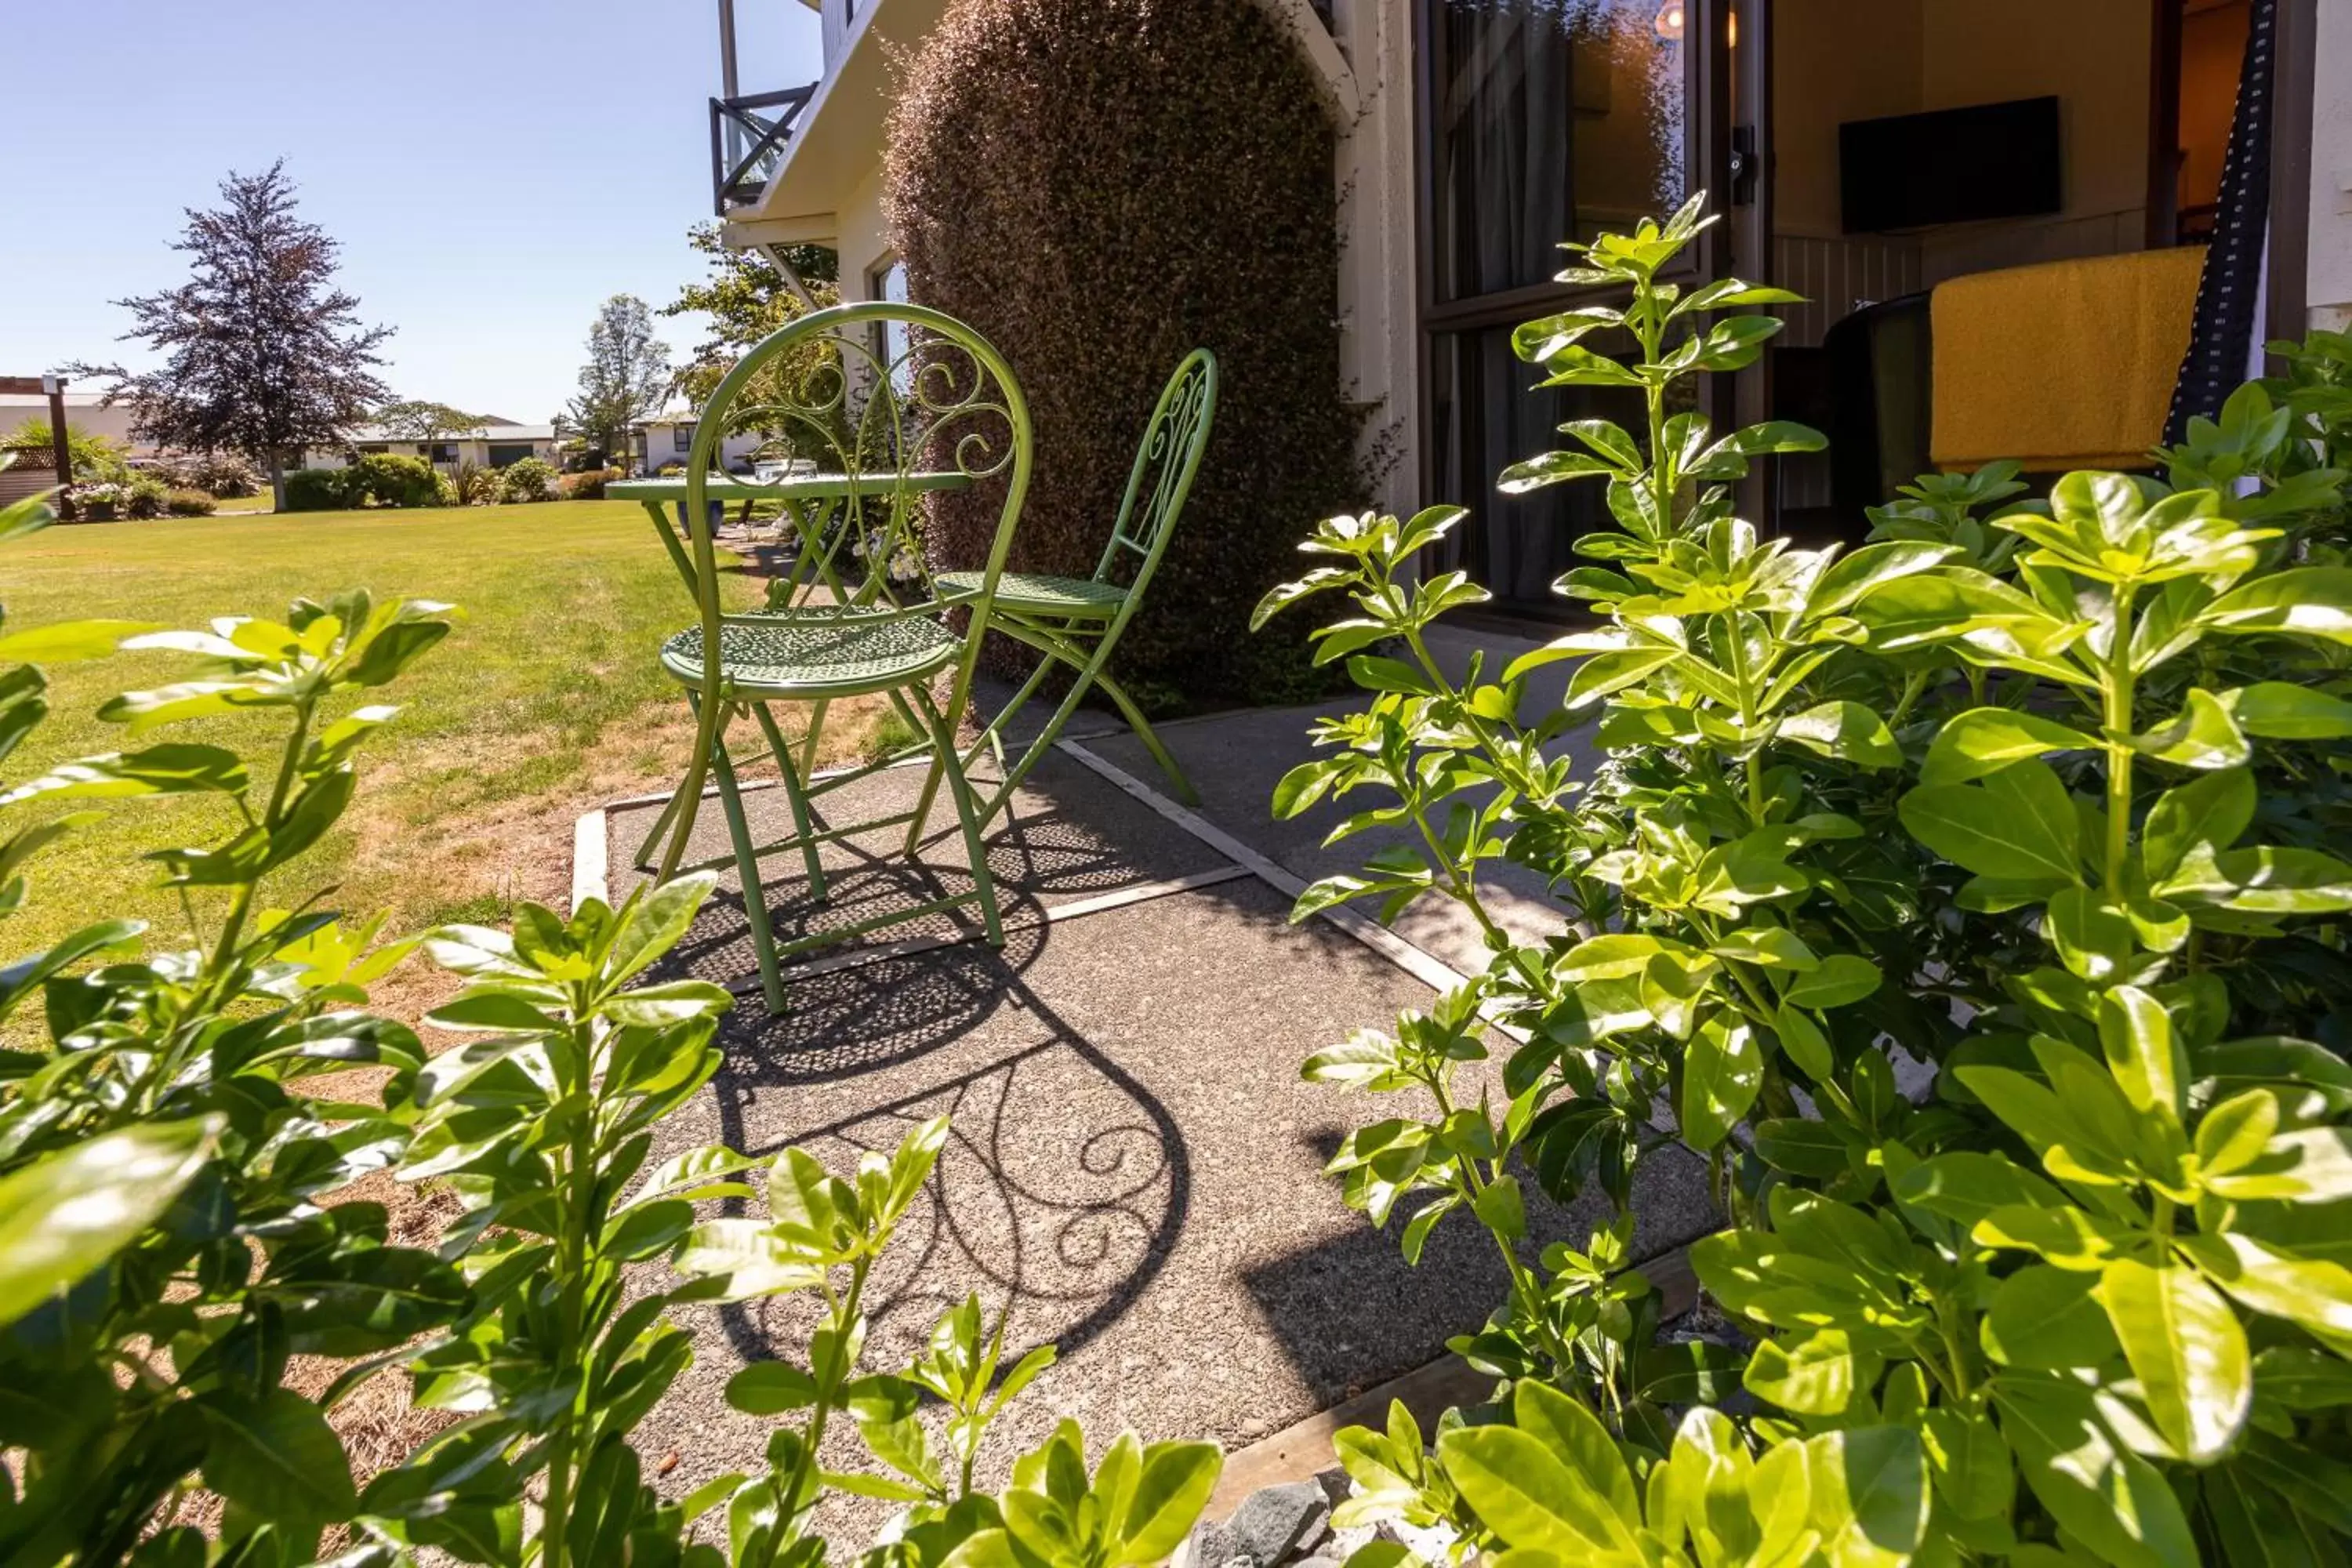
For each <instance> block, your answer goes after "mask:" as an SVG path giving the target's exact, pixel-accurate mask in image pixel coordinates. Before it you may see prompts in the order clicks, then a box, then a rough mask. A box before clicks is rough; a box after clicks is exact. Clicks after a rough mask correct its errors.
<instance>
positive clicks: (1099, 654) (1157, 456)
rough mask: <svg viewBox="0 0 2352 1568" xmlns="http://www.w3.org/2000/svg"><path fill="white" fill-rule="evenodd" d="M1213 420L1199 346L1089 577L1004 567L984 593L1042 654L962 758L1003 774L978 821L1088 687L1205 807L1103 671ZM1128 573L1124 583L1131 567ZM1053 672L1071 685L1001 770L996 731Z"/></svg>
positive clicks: (948, 583)
mask: <svg viewBox="0 0 2352 1568" xmlns="http://www.w3.org/2000/svg"><path fill="white" fill-rule="evenodd" d="M1216 415H1217V357H1216V355H1214V354H1213V353H1210V352H1209V351H1208V350H1207V349H1195V350H1193V351H1192V353H1190V354H1188V355H1186V356H1185V359H1184V363H1182V364H1181V365H1179V366H1177V367H1176V374H1174V375H1172V376H1171V377H1170V378H1169V381H1168V386H1167V389H1166V390H1165V391H1163V392H1162V393H1161V394H1160V404H1159V406H1158V407H1156V408H1154V409H1153V410H1152V412H1151V423H1150V425H1148V426H1145V427H1144V432H1143V445H1142V446H1141V447H1139V448H1138V450H1137V452H1136V454H1135V467H1134V468H1133V469H1132V471H1130V472H1129V475H1128V480H1127V495H1126V497H1125V499H1124V500H1121V501H1120V502H1119V507H1118V521H1116V522H1115V523H1113V524H1112V526H1111V532H1110V540H1109V542H1108V543H1107V544H1105V545H1104V546H1103V553H1102V562H1101V563H1100V564H1099V565H1097V567H1096V568H1095V574H1094V575H1093V576H1092V577H1049V576H1045V575H1041V574H1034V573H1028V572H1003V573H1000V574H998V575H997V577H996V579H995V584H996V585H995V591H994V593H993V594H992V595H991V596H990V605H991V607H992V612H993V617H994V618H993V626H994V628H995V630H997V631H998V632H1000V633H1002V634H1003V635H1004V636H1005V637H1012V638H1013V639H1014V640H1016V641H1019V642H1023V643H1026V644H1027V645H1028V646H1029V647H1034V648H1035V649H1037V650H1038V651H1039V652H1040V653H1042V654H1044V655H1045V658H1041V659H1039V660H1038V661H1037V668H1036V669H1035V670H1034V672H1033V673H1032V674H1031V675H1030V677H1029V679H1028V681H1027V682H1026V683H1025V684H1024V685H1023V686H1022V688H1021V689H1020V690H1019V691H1018V692H1016V693H1015V694H1014V696H1013V700H1012V701H1010V702H1008V703H1007V704H1005V706H1004V708H1003V710H1001V711H1000V712H999V713H998V714H997V716H996V717H995V719H993V720H992V721H990V724H989V726H988V731H987V732H986V733H985V734H984V735H982V737H981V741H980V743H979V744H978V745H976V746H974V747H972V748H971V750H970V751H968V752H966V753H965V757H964V761H965V763H966V764H967V765H969V764H970V763H972V762H973V761H976V760H977V759H978V757H979V755H980V753H981V752H982V750H983V749H985V750H987V751H990V752H994V753H995V757H996V763H997V767H998V769H999V770H1000V771H999V775H998V776H999V781H1000V782H999V783H998V784H997V786H996V793H995V795H992V797H991V798H990V799H989V801H988V803H987V805H985V806H983V807H982V810H981V814H980V817H981V821H982V822H983V823H986V822H988V821H990V820H992V818H994V817H995V816H996V814H997V813H998V812H1000V811H1002V810H1003V809H1004V808H1005V807H1006V805H1009V804H1010V803H1011V801H1012V799H1013V791H1014V790H1015V789H1017V788H1019V787H1020V784H1021V781H1022V780H1023V779H1024V778H1026V777H1027V776H1028V773H1029V770H1030V769H1031V768H1033V767H1034V766H1035V765H1036V763H1037V761H1038V759H1039V758H1041V757H1042V756H1044V755H1045V752H1046V751H1047V750H1048V749H1049V748H1050V747H1051V746H1052V745H1053V744H1054V742H1055V739H1056V738H1057V737H1058V736H1059V735H1060V734H1061V732H1062V730H1063V727H1064V726H1065V725H1066V724H1067V723H1068V722H1069V721H1070V716H1071V715H1072V714H1073V713H1075V712H1076V711H1077V708H1078V704H1079V703H1080V702H1081V701H1083V700H1085V698H1086V695H1087V689H1088V688H1090V687H1096V686H1099V687H1100V688H1101V689H1102V690H1103V692H1104V694H1105V695H1106V696H1108V698H1109V699H1110V700H1112V701H1113V702H1114V703H1117V704H1118V710H1119V712H1120V714H1121V715H1122V716H1124V717H1125V718H1126V720H1127V721H1128V723H1129V725H1131V726H1132V727H1133V728H1134V731H1135V735H1136V738H1137V739H1138V740H1139V741H1141V742H1143V745H1144V749H1145V750H1146V751H1148V752H1150V753H1151V756H1152V760H1153V761H1155V762H1157V763H1159V764H1160V771H1161V772H1162V773H1166V774H1167V775H1168V782H1169V784H1170V785H1171V787H1173V788H1174V790H1175V792H1176V795H1177V796H1178V797H1179V798H1180V799H1181V800H1182V801H1183V802H1184V804H1185V805H1200V804H1201V799H1200V796H1199V795H1198V794H1197V793H1196V792H1195V791H1194V790H1193V788H1192V783H1191V781H1189V780H1187V779H1186V778H1185V777H1184V770H1183V769H1181V768H1180V767H1178V766H1177V765H1176V759H1175V758H1174V757H1171V756H1170V755H1169V754H1168V748H1167V747H1166V746H1164V745H1162V744H1161V743H1160V737H1159V736H1158V735H1156V734H1154V733H1153V732H1152V729H1151V726H1150V724H1149V723H1146V722H1145V721H1144V718H1143V714H1142V712H1141V711H1140V710H1138V709H1137V707H1136V705H1135V701H1134V700H1133V699H1132V698H1130V697H1129V695H1128V694H1127V692H1126V690H1125V689H1123V688H1121V687H1120V686H1119V684H1118V682H1117V681H1116V680H1114V679H1111V676H1110V673H1109V666H1110V656H1111V651H1112V649H1114V648H1116V647H1118V639H1119V635H1120V634H1121V633H1122V632H1124V631H1126V630H1127V624H1128V622H1129V621H1131V620H1133V619H1134V618H1135V613H1136V611H1137V610H1139V609H1140V608H1141V607H1142V605H1143V593H1144V590H1145V589H1146V588H1149V587H1150V585H1151V578H1152V574H1154V573H1156V572H1158V571H1159V570H1160V557H1161V556H1163V555H1165V554H1166V553H1167V552H1168V542H1169V540H1170V539H1171V538H1172V537H1173V536H1174V534H1175V531H1176V521H1177V519H1178V518H1180V517H1181V516H1182V515H1183V511H1184V501H1185V499H1186V498H1187V497H1188V496H1190V495H1191V494H1192V479H1193V476H1194V475H1196V474H1197V473H1199V472H1200V469H1201V454H1202V451H1203V450H1204V449H1206V447H1207V446H1208V443H1209V428H1210V426H1212V425H1213V423H1214V422H1215V420H1216ZM1130 567H1131V568H1132V575H1131V576H1127V577H1126V581H1125V582H1124V583H1122V582H1121V581H1120V579H1121V577H1122V576H1123V575H1126V573H1127V571H1128V569H1129V568H1130ZM988 581H989V574H988V573H987V572H943V573H941V574H940V577H939V583H940V588H941V589H942V590H943V591H946V592H950V593H977V592H979V591H980V590H981V589H982V588H983V587H984V586H986V584H987V583H988ZM1056 665H1060V666H1062V667H1065V668H1068V669H1070V670H1073V671H1075V672H1076V679H1073V681H1072V682H1071V685H1070V689H1069V691H1068V692H1067V694H1066V695H1065V696H1064V697H1063V699H1062V701H1061V705H1060V706H1059V707H1058V708H1056V709H1055V712H1054V716H1053V718H1052V719H1051V720H1050V721H1047V723H1046V725H1045V728H1044V729H1043V730H1042V731H1039V732H1038V734H1037V737H1036V739H1035V740H1034V742H1031V744H1030V746H1029V749H1028V751H1027V752H1024V754H1023V756H1022V758H1021V760H1020V761H1019V762H1018V763H1012V764H1009V765H1008V764H1007V763H1006V762H1005V758H1004V734H1005V731H1006V730H1007V728H1008V727H1009V726H1010V725H1011V724H1012V722H1013V718H1014V716H1015V715H1017V714H1018V713H1019V712H1020V711H1021V710H1022V709H1023V708H1024V706H1025V705H1026V704H1027V703H1028V701H1029V700H1030V699H1031V698H1032V697H1034V696H1035V695H1036V694H1037V690H1038V689H1039V688H1040V687H1041V686H1043V685H1044V684H1045V678H1046V677H1047V676H1048V675H1050V674H1051V673H1052V672H1053V670H1054V668H1055V666H1056Z"/></svg>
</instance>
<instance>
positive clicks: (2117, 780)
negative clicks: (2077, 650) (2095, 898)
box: [2105, 582, 2135, 904]
mask: <svg viewBox="0 0 2352 1568" xmlns="http://www.w3.org/2000/svg"><path fill="white" fill-rule="evenodd" d="M2134 587H2135V584H2132V583H2129V582H2123V583H2118V584H2116V591H2115V627H2114V632H2113V637H2114V640H2113V642H2112V643H2111V644H2110V645H2109V646H2108V648H2107V679H2106V700H2107V702H2106V731H2107V735H2106V741H2107V846H2106V866H2105V873H2106V874H2105V886H2106V893H2107V900H2108V901H2109V902H2111V903H2115V904H2121V903H2122V902H2123V901H2124V872H2125V868H2126V865H2127V864H2128V863H2129V860H2130V858H2131V807H2132V748H2131V733H2132V716H2133V699H2134V695H2135V693H2134V690H2133V673H2132V660H2131V640H2132V618H2131V612H2132V595H2133V589H2134Z"/></svg>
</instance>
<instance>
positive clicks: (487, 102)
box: [0, 0, 818, 423]
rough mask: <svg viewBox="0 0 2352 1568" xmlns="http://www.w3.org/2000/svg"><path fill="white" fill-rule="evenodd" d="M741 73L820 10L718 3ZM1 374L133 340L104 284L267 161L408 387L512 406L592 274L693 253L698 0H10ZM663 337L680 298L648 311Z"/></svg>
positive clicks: (700, 167) (704, 138) (564, 371)
mask: <svg viewBox="0 0 2352 1568" xmlns="http://www.w3.org/2000/svg"><path fill="white" fill-rule="evenodd" d="M738 5H739V9H740V14H741V27H742V32H741V56H742V88H743V90H744V91H746V92H757V91H762V90H766V89H771V88H780V87H789V86H793V85H796V84H798V83H801V82H805V81H809V80H812V79H814V78H815V76H816V75H817V72H818V53H817V32H816V18H815V14H814V12H812V11H809V10H807V9H805V8H804V7H803V5H801V4H800V0H738ZM5 14H6V16H7V28H6V31H7V40H8V42H7V53H8V56H9V59H10V62H11V63H10V66H9V68H8V71H7V78H8V80H7V86H6V89H5V93H0V103H5V113H0V124H5V127H6V129H5V132H0V139H4V140H5V142H6V144H7V145H8V147H9V149H10V153H11V156H9V158H8V159H7V167H8V178H7V185H6V194H5V197H0V202H5V218H0V374H5V375H37V374H41V373H42V372H44V371H47V370H49V369H51V368H53V367H54V366H55V365H57V364H58V363H63V362H66V361H71V360H92V361H98V362H101V363H103V362H105V361H108V360H111V359H115V358H117V357H123V358H126V359H129V358H134V357H135V354H136V346H135V345H131V344H120V345H119V344H117V343H116V342H114V339H115V337H116V336H117V334H119V333H120V332H121V331H123V329H124V328H125V327H126V326H127V325H128V324H129V321H128V312H126V311H123V310H120V309H118V308H116V307H115V306H113V305H111V304H110V303H109V301H110V300H115V299H118V298H121V297H122V296H124V295H127V294H133V293H145V292H148V291H151V290H152V289H159V288H163V287H165V286H167V285H169V284H173V283H175V282H177V281H179V280H180V279H181V278H182V277H184V259H183V258H181V257H180V256H179V255H178V254H177V253H175V252H173V251H171V250H169V249H167V248H166V246H167V244H168V242H169V241H171V240H172V239H173V238H174V237H176V236H177V234H178V232H179V230H180V227H181V226H182V222H183V219H182V216H181V215H182V209H183V208H185V207H188V206H203V205H211V204H212V201H213V198H214V195H215V185H216V184H218V182H219V180H220V178H221V176H222V175H223V174H226V172H227V171H229V170H231V169H236V170H238V171H240V172H243V171H247V170H256V169H260V168H265V167H267V166H268V164H269V163H270V162H271V161H272V160H273V159H276V158H278V157H281V156H282V157H283V158H284V159H285V160H286V166H287V169H288V171H289V173H290V174H292V175H293V177H294V179H295V180H296V181H297V183H298V184H299V186H300V188H301V202H302V210H303V213H304V215H305V216H308V217H309V218H310V220H311V221H313V222H315V223H318V224H320V225H321V226H324V227H325V228H326V230H327V232H328V233H330V234H331V235H333V236H334V237H336V238H337V239H338V240H340V241H341V243H342V264H343V270H342V280H343V283H344V284H345V286H346V287H347V288H348V289H350V290H351V292H352V293H354V294H356V295H358V296H359V299H360V302H361V309H362V316H363V318H364V319H365V320H366V321H370V322H382V323H384V324H386V325H389V326H393V327H396V328H398V329H399V331H398V334H397V335H396V336H395V337H394V338H393V340H392V341H391V342H390V343H389V344H388V345H387V349H386V358H387V359H388V361H389V365H388V368H387V369H386V371H385V373H384V379H385V380H386V381H387V382H388V383H389V384H391V386H392V388H393V390H394V392H395V393H397V394H399V395H404V396H409V397H422V398H432V399H435V400H437V401H440V402H444V403H451V404H456V405H458V406H460V407H463V408H466V409H467V410H469V411H471V412H474V413H488V414H497V415H503V416H506V417H508V418H510V419H516V420H520V421H522V422H524V423H538V422H540V421H543V420H546V419H548V418H550V417H551V416H553V415H554V414H555V413H556V412H557V410H558V409H560V408H561V407H562V405H563V403H564V402H565V400H566V399H567V398H568V397H569V396H570V395H571V393H572V388H573V385H574V384H575V382H576V379H577V375H578V371H579V367H580V363H581V361H582V359H583V357H584V356H583V342H584V341H585V339H586V337H587V332H588V323H589V321H590V319H591V318H592V317H593V314H594V313H595V310H596V307H597V305H598V304H599V302H601V301H602V300H604V299H605V298H606V297H607V296H608V295H612V294H616V293H632V294H635V295H637V296H639V297H640V298H642V299H644V300H646V302H647V303H648V304H650V305H653V306H655V307H656V308H658V307H659V306H661V305H664V304H667V302H669V300H672V299H673V298H675V296H676V293H677V287H678V285H679V284H681V283H683V282H685V281H686V280H688V279H690V278H693V277H695V276H697V275H698V270H699V268H700V259H699V258H698V257H696V256H695V255H694V254H693V253H692V252H691V251H688V249H687V248H686V244H685V235H686V230H687V228H688V226H689V225H691V224H692V223H694V222H695V221H696V220H697V219H698V218H703V217H707V216H709V211H710V174H709V158H710V154H709V126H708V121H707V119H706V110H705V108H704V105H705V101H706V100H708V99H709V98H710V97H711V96H712V95H713V94H715V93H716V92H717V91H718V90H719V45H718V19H717V5H716V0H635V3H633V4H630V3H624V0H402V3H400V4H397V5H383V4H366V3H363V0H326V3H324V4H320V3H319V0H307V3H301V4H297V3H293V0H223V3H221V4H216V5H191V4H188V3H187V0H15V3H12V4H9V5H6V6H5ZM660 325H661V328H662V333H663V336H664V337H665V338H666V339H667V341H668V342H669V343H670V345H671V347H672V349H673V350H675V351H677V352H679V353H683V352H684V351H685V350H686V349H687V348H688V346H690V345H691V344H692V343H693V342H695V341H696V340H697V339H698V336H699V331H700V322H699V320H698V319H697V318H680V319H677V320H674V321H662V322H661V323H660Z"/></svg>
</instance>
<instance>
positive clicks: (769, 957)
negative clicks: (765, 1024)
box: [710, 741, 784, 1016]
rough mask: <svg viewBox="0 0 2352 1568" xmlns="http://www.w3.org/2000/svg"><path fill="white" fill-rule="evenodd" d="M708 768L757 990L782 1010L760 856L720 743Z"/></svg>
mask: <svg viewBox="0 0 2352 1568" xmlns="http://www.w3.org/2000/svg"><path fill="white" fill-rule="evenodd" d="M710 765H711V772H712V773H713V775H714V776H715V777H716V779H717V780H718V784H719V805H721V806H723V807H724V808H725V809H726V812H727V836H728V837H729V838H730V839H732V840H733V841H734V845H735V874H736V875H737V876H738V877H739V878H740V879H742V882H743V918H744V920H745V921H746V922H747V923H748V924H749V925H750V926H751V955H752V957H754V958H756V959H757V960H759V963H760V989H761V992H763V993H764V994H766V996H767V999H768V1011H769V1012H771V1013H773V1014H776V1015H779V1016H781V1015H782V1013H783V1011H784V976H783V972H782V968H781V967H780V965H779V963H778V961H777V958H776V933H775V932H774V931H773V930H772V929H771V928H770V926H769V924H768V894H767V889H765V888H763V887H762V886H761V883H760V857H759V856H758V854H757V853H755V850H756V848H757V846H755V845H754V844H753V843H752V842H751V823H750V821H749V820H748V819H747V818H745V816H744V815H743V795H742V791H741V790H740V789H739V788H738V787H737V786H736V783H735V768H734V764H733V763H730V762H729V761H728V760H727V744H726V742H724V741H722V742H719V744H718V745H717V746H715V747H714V748H712V750H711V753H710Z"/></svg>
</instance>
